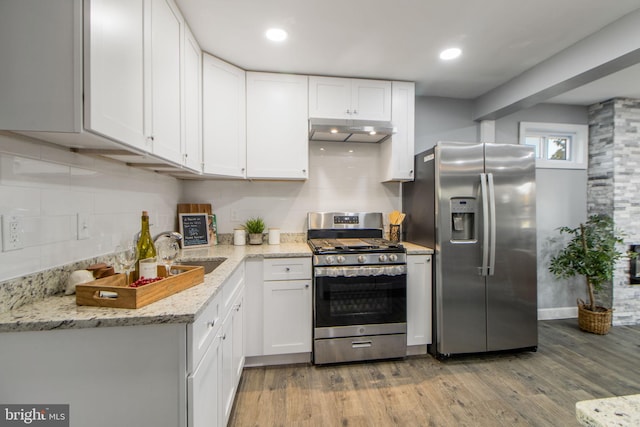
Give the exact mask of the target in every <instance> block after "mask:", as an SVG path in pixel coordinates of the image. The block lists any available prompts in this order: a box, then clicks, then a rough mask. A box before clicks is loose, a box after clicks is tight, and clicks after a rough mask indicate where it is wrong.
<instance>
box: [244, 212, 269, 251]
mask: <svg viewBox="0 0 640 427" xmlns="http://www.w3.org/2000/svg"><path fill="white" fill-rule="evenodd" d="M244 229H245V230H247V233H248V234H249V244H250V245H261V244H262V233H263V232H264V229H265V225H264V221H263V219H262V218H260V217H255V218H250V219H248V220H247V221H246V222H245V223H244Z"/></svg>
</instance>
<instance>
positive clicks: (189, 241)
mask: <svg viewBox="0 0 640 427" xmlns="http://www.w3.org/2000/svg"><path fill="white" fill-rule="evenodd" d="M179 216H180V220H179V221H178V222H179V223H180V233H181V234H182V247H183V248H197V247H200V246H209V223H208V215H207V214H206V213H181V214H179Z"/></svg>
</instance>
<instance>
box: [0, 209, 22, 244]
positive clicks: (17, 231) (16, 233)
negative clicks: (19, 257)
mask: <svg viewBox="0 0 640 427" xmlns="http://www.w3.org/2000/svg"><path fill="white" fill-rule="evenodd" d="M22 233H23V231H22V217H20V216H17V215H2V250H3V251H4V252H8V251H15V250H18V249H22V248H23V247H24V243H23V242H22Z"/></svg>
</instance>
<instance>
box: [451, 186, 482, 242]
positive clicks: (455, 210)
mask: <svg viewBox="0 0 640 427" xmlns="http://www.w3.org/2000/svg"><path fill="white" fill-rule="evenodd" d="M449 201H450V203H451V240H452V241H470V240H475V239H476V235H475V212H476V199H475V198H473V197H453V198H451V199H450V200H449Z"/></svg>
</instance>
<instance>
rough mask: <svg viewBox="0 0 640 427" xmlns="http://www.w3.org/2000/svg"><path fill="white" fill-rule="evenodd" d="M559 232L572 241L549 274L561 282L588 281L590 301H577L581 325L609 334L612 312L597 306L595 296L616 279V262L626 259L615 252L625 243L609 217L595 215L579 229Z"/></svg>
mask: <svg viewBox="0 0 640 427" xmlns="http://www.w3.org/2000/svg"><path fill="white" fill-rule="evenodd" d="M559 230H560V234H561V235H563V234H566V235H568V236H569V241H568V242H567V243H566V245H565V247H564V248H563V249H562V250H560V252H559V253H558V254H556V255H555V256H554V257H553V258H552V259H551V263H550V266H549V271H550V272H551V273H553V274H554V275H555V276H556V277H558V278H568V277H572V276H576V275H582V276H584V277H585V284H586V287H587V293H588V296H589V300H588V302H587V303H585V302H584V301H582V300H580V299H578V325H579V327H580V329H582V330H585V331H588V332H593V333H597V334H606V333H607V332H608V331H609V328H610V327H611V314H612V310H611V309H610V308H606V307H601V306H598V305H596V301H595V292H597V291H599V290H600V289H601V288H602V285H603V284H604V283H606V282H608V281H611V280H612V278H613V272H614V268H615V262H616V261H617V260H618V259H619V258H620V257H621V256H622V255H623V253H622V252H620V251H618V250H617V249H616V245H617V244H621V243H623V240H622V234H621V233H620V232H619V231H617V230H616V229H615V228H614V224H613V219H612V218H611V217H609V216H607V215H592V216H590V217H589V218H588V219H587V221H586V222H585V223H584V224H580V226H579V227H576V228H570V227H561V228H560V229H559Z"/></svg>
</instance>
